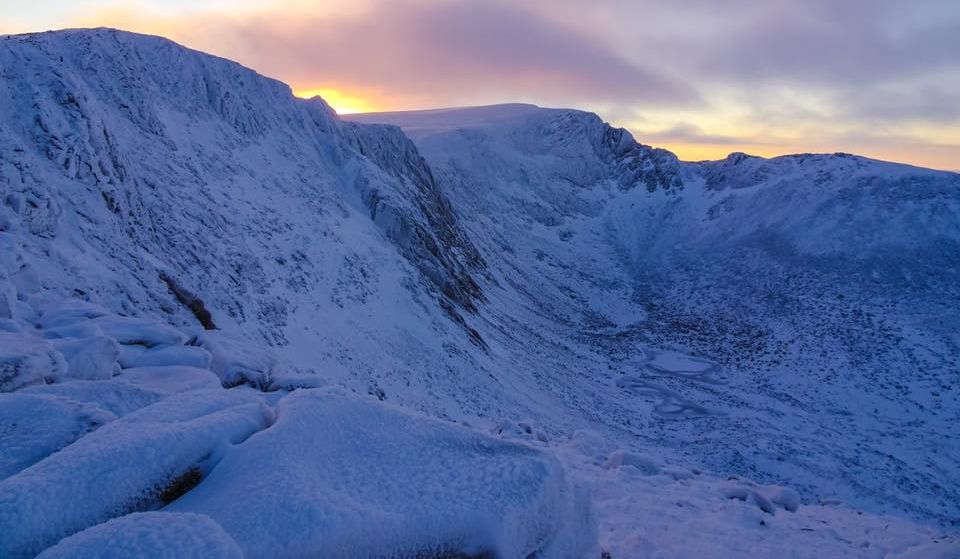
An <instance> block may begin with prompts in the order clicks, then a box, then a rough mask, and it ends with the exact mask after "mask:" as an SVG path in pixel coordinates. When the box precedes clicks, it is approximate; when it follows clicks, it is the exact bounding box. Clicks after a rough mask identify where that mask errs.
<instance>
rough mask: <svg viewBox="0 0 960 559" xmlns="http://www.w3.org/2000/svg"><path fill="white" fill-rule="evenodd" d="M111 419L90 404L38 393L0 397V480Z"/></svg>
mask: <svg viewBox="0 0 960 559" xmlns="http://www.w3.org/2000/svg"><path fill="white" fill-rule="evenodd" d="M112 419H113V414H111V413H109V412H104V411H103V410H101V409H100V408H99V407H97V406H95V405H91V404H82V403H80V402H76V401H73V400H68V399H66V398H60V397H56V396H50V395H41V394H24V393H17V394H5V395H3V397H2V398H0V450H2V452H0V479H3V478H5V477H8V476H10V475H13V474H15V473H17V472H19V471H20V470H22V469H24V468H26V467H27V466H30V465H32V464H34V463H36V462H38V461H39V460H41V459H43V458H46V457H47V456H49V455H50V454H52V453H54V452H56V451H58V450H60V449H61V448H63V447H65V446H67V445H68V444H70V443H72V442H73V441H75V440H77V439H78V438H80V437H81V436H83V435H84V434H86V433H87V432H89V431H93V430H94V429H96V428H97V427H99V426H100V425H102V424H104V423H107V422H108V421H111V420H112Z"/></svg>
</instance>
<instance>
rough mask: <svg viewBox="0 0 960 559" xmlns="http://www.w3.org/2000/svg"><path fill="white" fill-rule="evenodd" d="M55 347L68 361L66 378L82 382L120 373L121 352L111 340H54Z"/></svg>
mask: <svg viewBox="0 0 960 559" xmlns="http://www.w3.org/2000/svg"><path fill="white" fill-rule="evenodd" d="M52 344H53V346H54V347H55V348H57V351H59V352H60V354H61V355H63V357H64V359H66V361H67V372H66V376H68V377H70V378H74V379H80V380H97V379H107V378H110V377H112V376H113V375H114V374H115V373H117V372H118V370H119V368H120V366H119V364H118V363H117V358H118V356H119V350H118V349H117V343H116V342H114V341H113V340H112V339H110V338H106V337H103V336H97V337H94V338H80V339H75V338H73V339H71V338H67V339H61V340H54V341H53V342H52Z"/></svg>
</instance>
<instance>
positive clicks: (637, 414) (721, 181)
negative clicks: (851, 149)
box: [348, 105, 960, 525]
mask: <svg viewBox="0 0 960 559" xmlns="http://www.w3.org/2000/svg"><path fill="white" fill-rule="evenodd" d="M348 118H350V119H352V120H355V121H358V122H385V123H393V124H398V125H400V126H401V127H402V128H403V129H404V131H405V132H407V134H408V135H409V136H410V137H411V138H413V139H414V141H415V142H416V143H417V145H418V146H419V147H420V149H421V152H422V153H423V154H424V156H425V157H426V158H427V160H428V161H429V162H430V164H431V166H432V167H433V168H434V170H435V172H436V174H437V176H438V177H439V180H440V182H441V184H442V185H443V186H444V187H445V188H444V189H445V192H446V193H447V194H448V196H450V198H451V200H452V201H453V204H454V207H455V208H456V209H457V210H458V211H459V213H460V215H461V216H463V222H464V225H465V227H466V228H467V229H468V230H469V231H470V232H471V233H472V234H473V238H475V239H477V243H478V246H479V247H480V250H481V253H482V254H483V255H484V257H485V258H486V260H487V262H489V263H490V264H491V273H492V274H493V276H494V277H495V278H497V279H498V280H499V283H500V285H509V286H511V287H512V291H511V295H512V296H511V299H510V301H508V302H506V303H504V304H503V305H502V307H501V312H503V313H504V314H506V315H509V316H510V318H511V320H514V321H516V322H514V323H511V322H506V321H502V324H503V327H504V330H505V331H506V332H507V333H506V334H505V335H515V334H516V332H518V331H522V328H517V327H516V323H533V322H534V321H535V320H538V319H540V320H542V321H545V322H546V323H547V324H548V326H547V327H546V329H549V330H553V331H557V332H559V333H560V336H561V339H562V340H564V341H563V342H561V347H564V348H565V349H560V350H556V349H553V350H551V353H555V354H559V355H564V357H562V358H559V359H557V360H556V362H555V363H554V364H553V365H552V366H553V368H554V369H555V370H559V371H564V370H565V371H568V372H570V373H571V374H575V375H576V376H579V377H587V378H590V379H592V380H594V381H596V380H598V379H603V381H602V382H606V383H607V384H608V385H609V386H618V387H620V388H621V389H622V394H619V395H617V394H606V395H604V397H603V398H602V400H594V401H590V402H589V403H587V404H586V405H587V406H589V407H591V408H594V409H595V410H596V411H597V412H598V414H597V415H598V416H599V417H598V420H599V421H602V422H603V423H606V424H608V425H619V426H620V427H621V428H622V429H625V430H627V431H630V432H631V434H632V435H634V436H635V437H637V438H641V439H645V440H647V441H650V442H651V443H653V444H656V445H658V446H659V445H664V444H665V445H666V446H669V447H675V448H677V449H678V450H680V451H681V452H683V453H684V454H686V455H687V457H688V458H690V459H693V460H696V461H697V462H700V463H701V464H704V465H706V466H708V467H709V468H710V469H713V470H715V471H720V472H723V473H727V474H736V475H749V476H751V477H754V478H758V479H763V480H767V481H778V482H781V483H782V482H785V481H787V480H789V481H790V483H792V484H794V485H795V486H798V487H799V488H801V489H802V493H803V494H804V495H806V496H807V497H808V498H820V499H825V498H828V497H830V496H840V497H842V498H844V499H850V500H852V501H853V502H857V503H858V504H860V505H862V506H867V507H869V508H871V509H873V510H899V511H901V512H906V513H909V514H911V515H915V516H916V517H919V518H926V519H935V520H938V521H940V522H945V523H947V524H953V525H956V521H957V518H960V510H958V509H957V503H958V502H960V493H958V491H960V485H958V484H957V483H956V481H955V480H956V479H960V469H958V467H960V444H958V443H957V441H958V440H960V431H958V429H960V407H958V406H957V405H956V402H957V399H958V396H960V367H958V363H960V337H958V334H957V333H958V332H960V317H958V315H957V313H956V311H955V309H956V308H958V307H960V219H958V216H960V175H957V174H954V173H946V172H938V171H931V170H926V169H918V168H914V167H909V166H905V165H896V164H891V163H884V162H879V161H873V160H869V159H865V158H862V157H856V156H851V155H846V154H834V155H796V156H787V157H779V158H775V159H762V158H758V157H750V156H747V155H744V154H733V155H731V156H730V157H728V158H727V159H725V160H722V161H716V162H703V163H681V162H679V161H678V160H677V158H676V157H674V156H673V155H672V154H670V153H668V152H665V151H663V150H657V149H653V148H650V147H647V146H644V145H641V144H638V143H636V142H635V141H634V140H633V138H631V137H630V134H629V133H628V132H626V131H624V130H619V129H614V128H611V127H610V126H608V125H607V124H605V123H603V122H602V121H601V120H600V119H599V118H598V117H597V116H596V115H593V114H589V113H584V112H580V111H572V110H553V109H540V108H537V107H533V106H529V105H503V106H494V107H479V108H466V109H446V110H435V111H415V112H406V113H381V114H370V115H351V116H349V117H348ZM488 296H489V297H491V299H492V298H493V297H494V295H493V294H490V293H488ZM531 330H532V331H531V332H530V334H529V335H530V336H531V338H532V339H537V338H538V337H540V336H542V333H541V332H542V330H544V326H543V325H542V324H538V325H537V326H536V327H535V328H532V329H531ZM527 345H528V346H532V347H546V346H545V345H544V344H541V343H538V342H531V343H529V344H527ZM568 348H576V350H571V349H568ZM664 350H670V351H675V352H680V353H682V354H687V355H692V356H696V357H697V358H698V359H700V360H702V362H703V363H704V364H703V365H702V366H700V365H697V366H694V365H689V364H688V365H686V367H689V368H690V369H697V368H698V367H701V368H703V369H704V370H709V371H710V374H709V375H708V374H703V373H696V374H695V373H694V371H693V370H690V371H687V372H686V373H685V374H682V375H677V374H666V372H665V371H663V370H662V367H661V366H660V365H659V364H657V360H656V358H654V360H653V361H650V357H651V355H662V353H660V352H662V351H664ZM570 354H573V355H574V356H589V357H587V359H586V360H584V361H581V362H577V361H575V360H574V359H572V358H571V357H569V356H570ZM527 368H531V369H535V368H536V367H535V366H534V365H532V364H530V365H529V367H527ZM545 374H549V373H545ZM555 376H556V375H555ZM570 384H571V383H569V382H565V381H563V380H561V379H559V378H553V379H551V382H549V383H547V385H548V386H553V387H557V388H556V389H558V390H567V389H569V386H570ZM595 384H600V383H595ZM588 393H589V392H584V391H577V392H576V393H575V394H573V395H571V398H572V399H577V398H583V397H584V394H588ZM625 398H630V399H639V400H642V403H640V404H637V403H634V402H631V403H626V402H624V401H623V400H624V399H625ZM601 418H602V419H601Z"/></svg>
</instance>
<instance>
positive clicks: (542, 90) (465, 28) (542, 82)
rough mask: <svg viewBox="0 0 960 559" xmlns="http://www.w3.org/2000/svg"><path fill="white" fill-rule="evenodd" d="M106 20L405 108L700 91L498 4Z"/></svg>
mask: <svg viewBox="0 0 960 559" xmlns="http://www.w3.org/2000/svg"><path fill="white" fill-rule="evenodd" d="M100 17H101V20H102V19H103V15H101V16H100ZM107 19H111V18H110V17H108V18H107ZM112 20H113V24H115V25H118V26H122V27H131V26H132V27H135V28H143V26H147V27H148V28H150V29H153V30H155V31H160V32H168V33H170V34H172V35H174V37H175V38H176V39H178V40H180V41H182V42H184V43H186V44H188V45H189V46H193V47H195V48H201V49H203V50H210V51H213V52H215V53H216V54H220V55H223V56H227V57H230V58H234V59H236V60H238V61H240V62H242V63H244V64H246V65H249V66H252V67H254V68H257V69H261V70H263V71H266V72H268V73H271V74H273V75H276V76H278V77H281V78H282V79H284V80H285V81H288V82H291V83H292V84H293V85H294V86H299V87H304V88H309V87H320V86H327V87H336V88H338V89H353V90H358V91H367V92H376V94H378V95H380V96H383V97H390V98H392V100H393V101H394V102H395V103H399V104H406V105H410V104H426V106H433V105H436V104H458V103H463V102H464V101H467V102H469V101H470V100H471V99H478V100H479V99H491V98H496V97H499V98H500V100H504V101H506V100H516V99H536V100H539V101H540V102H545V101H546V102H554V103H558V102H559V103H576V102H579V103H583V102H584V101H586V100H589V101H591V102H597V103H604V102H616V103H627V102H629V103H657V104H665V103H666V104H689V103H695V102H697V100H698V94H697V92H696V91H695V90H694V88H692V87H691V86H689V85H688V84H686V83H685V82H683V81H681V80H678V79H676V78H674V77H672V76H670V75H669V73H667V72H663V71H660V70H658V69H657V68H655V67H650V66H644V65H642V64H639V63H636V62H631V61H628V60H627V59H626V58H624V57H623V56H622V55H620V54H619V53H617V52H615V51H614V50H612V49H611V48H610V47H609V46H608V45H605V44H603V42H601V41H599V40H596V39H595V38H593V37H591V36H589V35H587V34H584V33H580V32H578V31H575V30H572V29H569V28H565V27H563V26H559V25H556V24H554V23H551V22H549V21H546V20H545V19H543V18H541V17H539V16H537V15H536V14H533V13H530V12H528V11H525V10H523V9H521V8H519V7H517V6H515V5H508V4H506V3H503V2H499V1H490V0H457V1H423V0H420V1H417V0H399V1H393V2H380V3H375V4H374V5H372V6H371V7H370V9H369V10H366V11H364V12H363V13H353V14H339V15H335V16H331V15H328V14H325V15H320V16H314V15H311V13H310V12H309V11H304V12H297V13H284V12H281V11H271V12H260V13H245V14H234V15H232V16H227V15H226V14H223V13H219V12H210V13H206V14H203V13H201V14H191V15H190V16H189V17H184V18H183V20H182V21H168V22H166V24H165V25H164V28H162V29H157V27H158V26H157V25H156V24H155V22H154V23H153V24H152V23H151V21H150V19H149V17H147V16H145V15H143V14H136V13H132V12H114V13H113V15H112Z"/></svg>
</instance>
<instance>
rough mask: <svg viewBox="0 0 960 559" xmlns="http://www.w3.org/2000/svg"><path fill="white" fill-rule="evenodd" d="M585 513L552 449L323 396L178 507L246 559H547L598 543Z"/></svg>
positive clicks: (290, 415) (230, 459)
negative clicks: (216, 529)
mask: <svg viewBox="0 0 960 559" xmlns="http://www.w3.org/2000/svg"><path fill="white" fill-rule="evenodd" d="M585 506H586V504H585V502H584V501H583V497H582V496H578V495H576V494H574V492H573V491H572V489H571V487H570V486H569V485H568V483H567V481H566V480H565V478H564V474H563V469H562V467H561V466H560V464H559V463H558V462H556V461H555V459H553V458H552V457H550V456H549V455H547V454H545V453H542V452H539V451H536V450H533V449H531V448H528V447H524V446H519V445H515V444H511V443H506V442H503V441H497V440H494V439H490V438H487V437H484V436H481V435H477V434H473V433H470V432H468V431H465V430H464V429H462V428H460V427H457V426H454V425H451V424H444V423H441V422H437V421H436V420H428V419H425V418H421V417H415V416H411V415H408V414H405V413H402V412H400V411H399V410H394V409H391V408H390V407H387V406H385V405H382V404H379V403H377V402H376V401H373V402H369V403H367V402H362V401H358V400H357V399H356V398H352V397H349V396H347V395H344V394H341V393H339V392H337V391H330V390H323V389H321V390H319V391H299V392H295V393H293V394H291V395H290V396H287V397H286V398H284V399H283V400H281V401H280V403H279V405H278V406H277V421H276V423H275V424H274V425H273V426H272V427H271V428H270V429H269V430H267V431H264V432H262V433H260V434H258V435H255V436H254V437H252V438H251V439H250V440H249V441H248V442H247V443H245V444H243V445H241V446H240V447H238V448H237V449H236V450H235V451H234V452H231V453H229V454H228V455H227V456H225V457H224V459H223V460H222V461H221V463H220V464H219V465H218V466H217V468H216V469H215V470H214V472H213V474H212V475H211V476H210V477H209V479H207V480H205V481H204V482H203V484H201V485H200V486H199V487H198V488H197V489H195V490H194V491H191V492H190V493H189V494H188V495H186V496H185V497H184V498H182V499H181V500H179V501H178V502H177V503H175V504H174V505H172V506H171V507H170V510H173V511H182V512H198V513H202V514H205V515H207V516H209V517H211V518H213V519H214V520H216V521H217V522H218V523H219V524H220V525H221V526H223V527H224V529H225V530H226V531H227V533H229V534H230V535H231V536H233V538H234V539H235V540H236V541H237V542H238V543H239V544H240V547H241V548H242V549H243V551H244V553H245V555H246V556H247V557H304V556H307V555H319V556H323V557H331V558H334V557H344V558H347V557H350V558H358V559H359V558H365V557H370V558H377V557H427V556H431V554H435V555H437V556H441V555H442V554H443V553H455V552H462V553H465V554H468V555H474V554H476V555H477V556H480V555H481V554H484V553H485V554H489V556H492V557H531V556H534V557H543V558H545V559H546V558H551V557H580V556H582V554H583V553H584V552H586V551H587V549H588V548H589V547H590V546H591V545H592V533H591V527H590V525H589V517H588V513H587V510H586V508H585ZM264 510H272V511H273V513H272V514H270V515H264V514H263V512H262V511H264ZM484 556H487V555H484Z"/></svg>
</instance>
